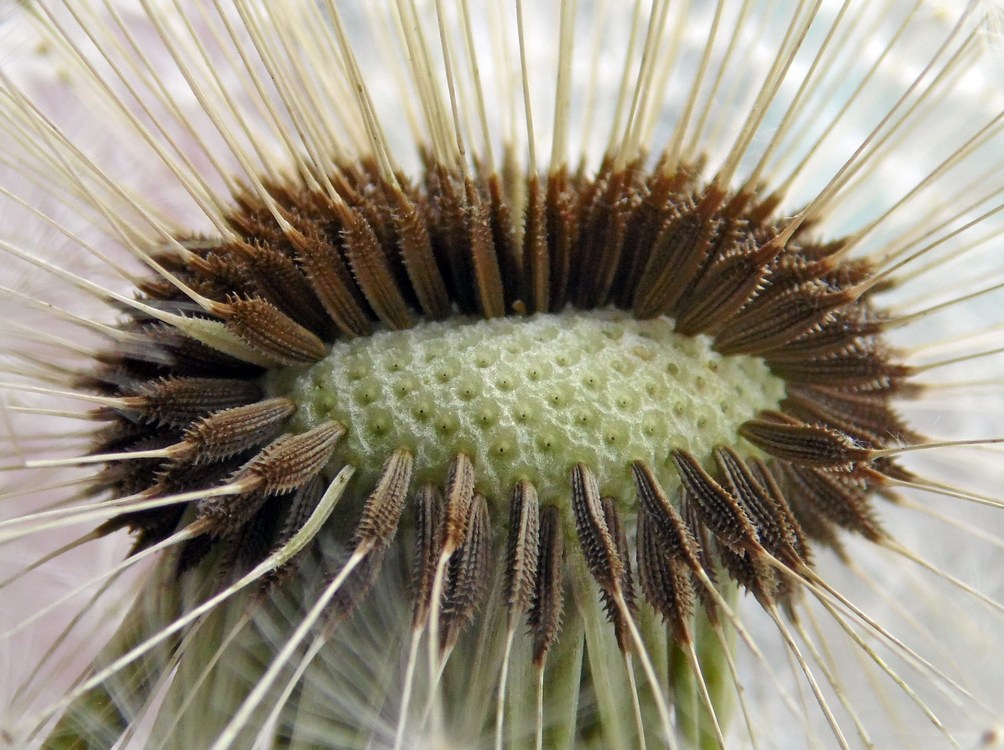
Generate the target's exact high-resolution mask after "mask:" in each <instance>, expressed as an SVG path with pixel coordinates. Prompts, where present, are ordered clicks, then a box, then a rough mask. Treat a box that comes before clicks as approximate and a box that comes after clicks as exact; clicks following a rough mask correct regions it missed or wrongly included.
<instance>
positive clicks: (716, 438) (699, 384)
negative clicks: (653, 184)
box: [270, 310, 784, 500]
mask: <svg viewBox="0 0 1004 750" xmlns="http://www.w3.org/2000/svg"><path fill="white" fill-rule="evenodd" d="M270 377H271V381H270V390H271V391H272V392H273V393H274V394H276V395H288V396H290V397H291V398H293V399H294V400H295V401H296V402H297V404H298V405H299V407H300V408H299V411H298V413H297V416H296V417H295V419H294V429H307V428H309V427H311V426H313V425H316V424H317V423H318V422H320V421H322V420H325V419H336V420H338V421H340V422H342V423H344V424H345V425H346V426H347V427H348V435H347V437H346V438H345V440H344V442H343V443H342V446H341V447H340V448H339V449H338V452H337V453H336V455H335V459H334V460H335V461H336V462H338V463H339V464H341V463H351V464H353V465H355V466H356V467H357V469H358V470H359V471H360V472H361V476H360V477H359V478H360V480H361V481H363V482H372V480H373V479H374V478H375V477H376V473H377V470H378V469H379V467H380V465H381V464H382V462H383V460H384V459H385V458H386V457H387V456H388V455H389V454H390V453H391V452H392V451H393V450H394V449H395V448H398V447H405V448H408V449H409V450H411V451H412V452H413V453H414V454H415V458H416V464H415V468H416V476H415V478H416V480H418V481H433V482H436V483H438V484H440V485H441V484H442V482H443V481H444V475H445V470H446V467H447V466H448V465H449V463H450V460H451V458H452V457H453V456H454V455H455V454H456V453H457V452H458V451H463V452H465V453H467V454H468V455H469V456H470V457H471V458H472V459H473V461H474V466H475V470H476V472H477V476H478V488H479V489H480V491H481V492H482V493H484V494H485V495H486V496H487V497H488V498H508V497H509V492H510V490H511V487H512V485H513V484H514V483H515V482H516V481H517V480H519V479H522V478H526V479H529V480H531V481H532V482H533V483H534V484H535V485H536V486H537V489H538V492H539V494H540V496H541V498H542V499H557V500H560V499H561V498H563V497H566V496H567V495H568V493H569V489H568V487H569V484H568V483H569V479H568V477H569V470H570V468H571V466H572V465H573V464H574V463H576V462H579V461H582V462H585V463H587V464H588V465H589V466H590V467H591V468H592V469H593V471H594V472H595V473H596V475H597V477H598V478H599V481H600V485H601V489H602V490H603V492H604V493H606V494H610V495H613V496H614V497H617V498H621V499H622V500H627V499H629V498H633V496H634V489H633V486H632V483H631V474H630V470H629V463H630V461H631V460H633V459H643V460H645V461H647V462H649V463H650V464H651V465H652V466H653V468H655V469H656V471H657V473H658V474H660V475H661V477H660V478H661V479H664V480H665V482H666V484H665V487H666V489H667V490H671V489H672V488H675V486H676V485H677V480H676V479H675V471H672V470H671V469H670V468H669V466H670V459H669V452H670V450H671V449H672V448H682V449H685V450H688V451H690V452H691V453H693V454H694V455H695V456H697V457H698V458H699V459H701V460H702V461H707V460H708V458H709V456H710V452H711V449H712V448H713V447H714V446H715V445H720V444H726V445H731V446H733V447H734V448H736V449H737V450H739V452H740V453H742V454H746V455H752V454H753V453H754V450H753V448H752V447H751V446H749V445H747V444H745V442H744V441H743V440H741V439H739V438H738V437H737V434H736V430H737V428H738V426H739V425H740V424H741V423H742V422H743V421H745V420H747V419H749V418H751V417H753V416H754V415H755V414H756V412H757V411H759V410H761V409H769V408H775V407H776V406H777V403H778V401H779V400H780V399H781V398H783V393H784V385H783V383H782V382H781V380H779V379H778V378H776V377H774V376H773V375H771V374H770V372H769V371H768V370H767V367H766V365H764V363H763V362H762V361H760V360H758V359H754V358H752V357H744V356H734V357H723V356H721V355H719V354H717V353H715V352H713V351H712V350H711V347H710V345H709V340H708V339H706V338H705V337H700V336H699V337H687V336H681V335H678V334H676V333H674V332H673V322H672V321H671V320H669V319H665V318H660V319H656V320H635V319H633V318H631V317H630V316H629V315H627V314H625V313H623V312H619V311H615V310H603V311H592V312H581V311H568V312H565V313H560V314H547V315H535V316H533V317H528V318H503V319H496V320H480V319H479V320H472V319H463V318H452V319H450V320H448V321H445V322H441V323H422V324H420V325H418V326H416V327H415V328H412V329H409V330H406V331H383V332H379V333H375V334H373V335H371V336H368V337H365V338H358V339H352V340H347V341H341V342H336V343H335V345H334V346H333V348H332V351H331V354H330V355H329V356H328V357H327V358H326V359H325V360H323V361H321V362H319V363H317V364H315V365H313V366H311V367H309V368H307V369H300V370H292V369H286V370H282V371H279V372H278V373H276V374H273V375H271V376H270Z"/></svg>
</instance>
